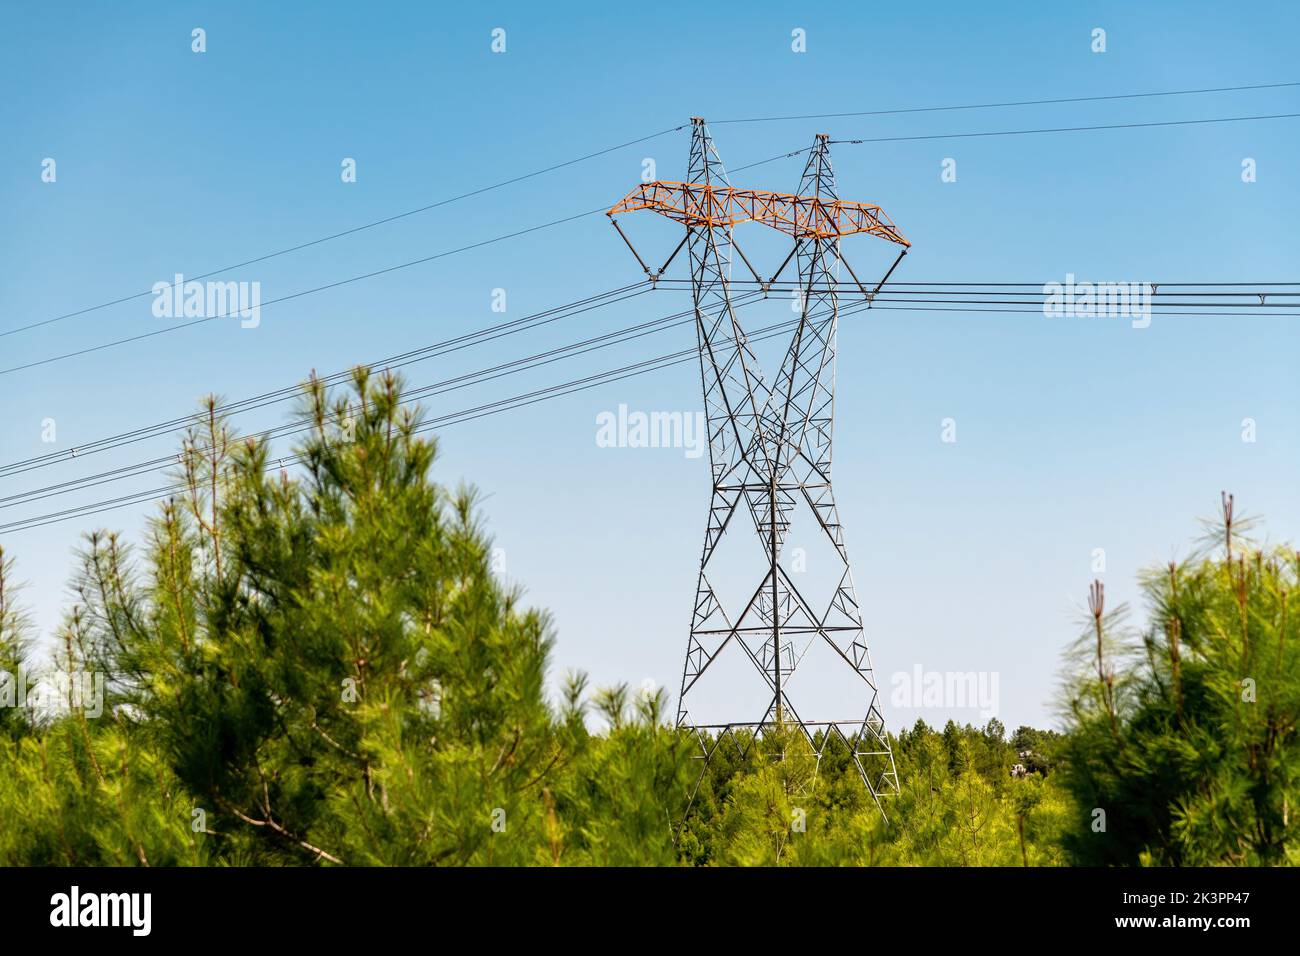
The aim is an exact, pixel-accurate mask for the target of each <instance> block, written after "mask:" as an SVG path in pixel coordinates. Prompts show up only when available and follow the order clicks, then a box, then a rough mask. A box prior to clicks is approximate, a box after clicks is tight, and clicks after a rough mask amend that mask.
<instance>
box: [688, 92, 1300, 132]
mask: <svg viewBox="0 0 1300 956" xmlns="http://www.w3.org/2000/svg"><path fill="white" fill-rule="evenodd" d="M1295 86H1300V82H1291V83H1257V84H1253V85H1251V86H1217V87H1211V88H1208V89H1199V90H1163V91H1160V92H1156V93H1113V94H1110V95H1106V96H1065V97H1056V98H1054V99H1047V100H1012V101H1009V102H1003V103H968V104H965V105H962V106H911V107H906V108H903V109H888V110H859V111H856V112H852V113H803V114H800V115H796V116H752V117H747V118H744V119H723V120H710V121H709V122H710V124H711V125H714V126H717V125H719V124H722V123H777V122H783V121H786V120H810V119H847V118H849V117H854V116H897V115H900V114H903V113H942V112H952V111H956V110H989V109H1005V108H1007V107H1013V106H1059V105H1063V104H1066V103H1099V102H1102V101H1106V100H1136V99H1145V98H1148V97H1161V96H1196V95H1199V94H1204V93H1241V92H1245V91H1247V90H1275V89H1284V88H1287V87H1295ZM678 128H679V129H680V128H681V127H678Z"/></svg>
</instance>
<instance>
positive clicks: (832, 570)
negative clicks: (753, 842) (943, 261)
mask: <svg viewBox="0 0 1300 956" xmlns="http://www.w3.org/2000/svg"><path fill="white" fill-rule="evenodd" d="M687 179H688V181H687V182H685V183H676V182H664V181H658V182H651V183H645V184H643V185H641V186H638V187H637V188H636V189H634V190H632V192H631V193H629V194H628V196H627V197H626V198H624V199H623V200H622V201H621V202H620V203H619V204H618V205H616V206H614V207H613V208H612V209H611V210H610V211H609V216H610V218H611V221H613V222H614V225H615V227H616V228H617V227H618V223H617V221H616V220H614V217H615V216H616V215H618V214H619V213H624V212H630V211H633V210H638V209H649V210H652V211H654V212H657V213H659V214H660V215H663V216H666V217H668V218H669V219H672V220H674V221H676V222H680V223H682V224H683V225H684V226H685V229H686V235H685V237H684V238H683V239H682V241H681V243H680V244H679V245H678V246H677V249H676V250H674V252H673V254H672V255H671V256H669V259H668V262H666V263H665V264H664V268H666V267H667V265H668V264H669V263H671V262H672V260H673V259H674V258H675V257H676V256H677V254H678V252H680V250H681V249H682V248H683V246H685V248H686V250H687V253H688V256H689V260H690V268H691V290H692V295H693V299H694V305H695V316H696V332H697V337H698V344H699V354H700V371H701V376H702V382H703V390H704V409H705V418H706V422H707V427H708V438H709V458H710V464H711V466H712V485H713V490H712V502H711V505H710V508H709V515H708V526H707V529H706V531H705V535H704V550H703V555H702V557H701V559H700V571H699V583H698V586H697V589H696V597H695V606H694V612H693V614H692V618H691V632H690V640H689V643H688V645H687V650H686V664H685V668H684V670H683V674H682V684H681V692H680V695H679V703H678V714H677V722H678V725H679V726H681V727H686V728H689V729H691V730H693V731H694V732H695V734H696V736H697V738H698V740H699V741H700V746H701V757H702V758H703V765H704V767H705V768H707V765H708V761H709V760H710V759H711V758H712V756H713V754H714V753H715V752H716V750H717V748H718V747H719V746H722V745H723V743H724V741H728V740H730V741H731V742H732V743H733V744H735V745H736V746H737V747H738V748H741V750H742V753H743V752H744V751H745V750H747V749H748V747H749V746H751V745H752V744H753V743H754V741H755V740H757V739H758V738H761V737H763V736H765V735H767V734H770V733H771V732H772V731H774V730H776V729H777V728H781V729H782V730H783V732H788V731H789V730H792V729H795V728H797V733H798V734H799V736H802V737H803V738H805V739H806V740H807V742H808V744H809V746H810V747H811V753H812V754H813V755H814V756H815V759H816V760H817V761H818V763H819V762H820V760H821V757H822V754H823V752H824V750H825V748H826V747H827V745H828V744H830V743H831V742H832V741H838V743H839V744H842V745H843V746H845V747H847V751H848V753H849V754H850V755H851V756H852V760H853V763H854V765H855V767H856V769H857V771H858V772H859V773H860V774H861V776H862V780H863V782H864V783H865V784H866V786H867V787H868V789H869V790H870V792H871V795H872V797H873V798H874V799H875V800H876V803H877V805H879V803H880V795H881V794H882V793H886V792H896V791H897V789H898V776H897V773H896V771H895V768H894V758H893V753H892V752H891V749H890V745H889V739H888V737H887V736H886V734H885V725H884V719H883V717H882V716H881V712H880V707H879V691H878V689H877V682H876V678H875V675H874V673H873V671H872V666H871V658H870V655H869V653H868V651H867V643H866V638H865V635H864V630H863V621H862V613H861V608H860V606H859V604H858V600H857V596H856V594H855V591H854V586H853V575H852V572H851V571H850V568H849V556H848V551H847V550H846V548H845V543H844V530H843V527H842V526H841V524H840V518H839V512H838V509H837V508H836V505H835V496H834V492H833V490H832V487H831V433H832V425H833V411H834V402H835V342H836V329H837V322H838V311H839V291H838V290H839V286H840V279H839V272H840V266H841V265H843V266H844V267H845V268H846V269H847V271H848V272H849V275H850V276H852V281H853V283H854V286H855V287H856V290H857V291H858V292H860V293H861V294H862V295H863V296H866V298H867V300H868V303H869V302H870V300H871V299H872V298H874V296H875V294H876V293H877V292H879V290H880V288H881V286H882V285H883V284H884V282H885V281H886V280H887V279H888V277H889V275H890V274H891V273H892V272H893V270H894V268H895V267H896V266H897V265H898V263H899V262H900V261H901V260H902V257H903V255H905V254H906V252H907V250H908V248H909V243H908V242H907V240H906V239H904V238H903V236H902V235H901V234H900V233H899V231H898V230H897V228H895V226H894V224H893V222H892V221H891V220H890V219H889V217H888V216H886V215H885V213H884V212H883V210H881V209H880V207H879V206H872V205H866V204H862V203H851V202H843V201H841V200H840V199H839V196H838V195H837V193H836V187H835V176H834V173H833V171H832V168H831V161H830V151H829V143H828V140H827V137H826V136H825V135H819V136H818V137H817V139H816V141H815V142H814V145H813V147H812V149H811V151H810V152H809V156H808V160H807V164H806V166H805V168H804V171H803V177H802V180H801V182H800V186H799V192H798V193H797V194H782V193H772V192H766V191H761V190H747V189H736V188H733V187H732V186H731V184H730V182H729V181H728V179H727V174H726V171H725V169H724V168H723V165H722V162H721V160H720V159H719V157H718V153H717V150H716V149H715V147H714V144H713V140H712V138H711V137H710V135H709V132H708V129H707V127H706V126H705V124H704V121H703V120H702V119H698V118H696V119H693V120H692V134H691V152H690V166H689V172H688V176H687ZM747 221H754V222H759V223H762V224H764V225H767V226H770V227H772V228H774V229H777V230H779V231H781V232H783V233H785V234H787V235H789V236H790V237H792V238H793V240H794V247H793V249H791V250H790V253H789V255H788V256H786V258H785V261H784V262H783V263H782V265H781V267H780V268H779V269H777V270H776V272H775V273H774V274H773V277H772V279H769V280H767V281H766V282H763V281H762V280H759V279H758V274H757V273H754V272H753V267H752V266H750V264H749V259H748V258H747V257H746V256H745V254H744V252H743V251H741V250H740V247H739V246H738V245H737V244H736V241H735V236H734V235H733V228H734V227H735V226H736V225H738V224H740V223H743V222H747ZM618 231H619V233H620V235H623V238H624V241H627V236H626V235H625V234H623V230H622V229H619V230H618ZM856 233H868V234H870V235H875V236H877V237H880V238H883V239H885V240H887V241H889V242H891V243H894V244H896V245H897V246H898V247H900V250H901V251H900V252H899V253H898V256H897V258H895V259H894V260H893V264H892V265H891V266H890V267H889V270H888V271H887V272H886V273H885V275H884V277H883V278H882V279H881V280H880V281H879V282H878V283H877V284H876V286H875V288H874V289H873V290H870V291H869V290H867V289H866V288H865V287H863V286H862V284H861V283H860V282H859V281H858V279H857V276H856V275H854V274H853V270H852V268H851V267H849V266H848V263H847V262H845V261H844V259H843V257H842V253H841V250H840V240H841V238H842V237H843V236H846V235H851V234H856ZM628 245H629V247H631V243H630V242H628ZM733 250H734V251H735V252H736V253H737V254H738V255H739V257H740V259H741V261H742V262H744V264H745V266H746V267H747V268H748V269H749V271H750V272H751V273H753V274H754V278H755V280H757V281H759V283H760V285H761V288H762V289H763V291H767V290H768V289H769V288H771V286H772V283H773V282H775V281H776V280H777V279H778V278H779V276H780V274H781V273H782V272H783V271H784V270H785V269H786V267H787V266H788V265H789V263H790V262H791V261H792V260H793V261H794V262H795V263H796V264H797V268H798V289H799V292H800V300H799V317H798V321H797V327H796V328H795V329H794V331H793V333H792V335H791V338H790V341H789V345H788V347H787V348H786V350H785V355H784V359H783V360H782V363H781V366H780V369H779V371H778V372H777V374H776V377H775V379H773V380H772V381H771V382H770V383H769V382H768V381H767V380H766V379H765V378H764V377H763V375H762V372H761V370H760V368H759V363H758V360H757V358H756V357H755V354H754V352H753V350H752V348H751V344H750V342H749V340H748V339H747V337H746V334H745V330H744V329H743V328H742V326H741V324H740V322H739V321H738V319H737V317H736V313H735V309H734V308H733V304H732V300H731V267H732V252H733ZM632 251H633V253H634V254H636V256H637V260H638V261H639V262H641V266H642V268H643V269H645V271H646V273H647V274H648V275H649V276H650V277H651V279H652V280H654V279H658V278H659V277H660V276H661V275H662V273H663V271H664V268H661V269H660V270H658V272H652V271H651V270H650V269H649V268H647V267H646V266H645V263H644V261H643V260H642V259H641V256H640V255H639V254H637V252H636V249H635V248H633V249H632ZM858 301H861V300H858ZM797 508H798V509H806V511H804V512H803V513H805V514H809V513H810V514H811V515H812V517H813V518H814V519H815V523H816V526H817V528H818V529H819V530H815V531H814V534H820V535H824V537H825V540H826V541H828V542H829V544H830V548H829V549H828V551H829V553H830V554H831V555H833V557H832V559H831V560H829V561H822V562H821V565H820V566H818V567H817V568H815V569H812V570H815V573H816V576H817V577H819V578H822V579H823V581H824V582H825V581H827V579H829V580H828V582H827V586H826V588H825V591H824V593H826V594H829V595H830V598H829V603H828V604H818V605H814V603H813V601H812V600H810V598H809V597H808V594H807V584H808V582H807V581H804V582H803V583H797V582H796V581H795V579H794V576H793V575H792V574H791V573H789V572H788V571H787V570H786V568H785V567H784V566H783V564H782V561H781V557H782V548H783V546H784V545H785V544H786V542H787V538H788V536H789V533H790V528H791V520H792V516H793V514H794V513H795V511H796V509H797ZM741 525H744V526H745V527H744V528H741V527H740V526H741ZM750 527H752V530H753V531H754V532H755V533H756V537H757V542H756V544H757V545H758V548H759V549H760V551H761V555H762V565H761V571H755V572H754V573H753V576H754V578H755V579H754V580H750V581H749V583H748V584H747V585H745V586H744V587H743V588H741V589H740V590H739V591H738V592H737V595H736V596H735V597H734V598H732V599H729V598H728V597H726V596H724V595H723V594H721V593H720V591H719V589H718V588H716V587H715V583H714V581H713V580H711V576H713V575H714V571H715V561H716V555H717V551H718V548H719V545H720V543H721V542H722V540H723V538H724V536H725V535H726V534H727V532H729V531H730V532H731V533H732V534H733V535H734V534H748V531H749V528H750ZM807 576H808V575H800V577H807ZM814 642H825V644H826V645H828V646H829V647H830V648H831V649H833V652H834V653H833V655H832V662H833V664H834V666H836V667H840V668H846V669H849V670H851V672H852V673H853V674H855V675H856V677H857V678H858V680H857V681H855V682H853V686H854V687H858V688H859V689H858V690H857V691H854V692H853V693H854V695H855V697H856V699H857V701H858V707H860V709H859V710H857V711H856V712H854V713H850V714H835V715H832V716H828V715H821V714H813V713H800V711H799V710H797V709H796V708H795V706H794V704H793V702H792V701H791V699H790V694H789V687H790V679H791V677H792V676H793V675H794V672H795V671H796V669H797V667H798V665H799V663H800V662H801V661H802V659H803V654H802V653H799V648H800V647H801V646H802V647H804V648H805V653H806V648H808V647H810V646H811V645H812V644H813V643H814ZM728 654H738V655H742V656H743V657H744V658H747V659H748V660H749V661H750V663H752V665H753V668H752V670H749V669H748V668H746V669H745V670H746V671H747V672H748V673H749V674H750V675H751V678H753V679H757V680H761V681H762V682H763V684H764V685H765V687H762V688H760V689H759V694H760V695H761V696H760V697H759V698H756V699H768V700H769V703H768V705H767V708H766V710H765V711H764V712H762V713H751V714H748V715H736V719H731V718H728V719H727V720H726V721H724V722H722V723H697V722H696V721H695V720H694V719H693V717H692V712H691V706H692V703H693V702H694V697H693V696H692V692H693V691H698V689H699V688H698V684H699V681H700V679H701V678H702V677H704V676H705V675H706V673H708V672H709V670H710V668H713V667H716V666H717V665H718V661H719V660H720V659H721V658H722V657H723V656H724V655H728ZM715 703H716V702H715ZM738 731H740V732H741V733H737V732H738ZM703 772H704V771H703V769H702V771H701V778H702V776H703ZM697 786H698V784H697Z"/></svg>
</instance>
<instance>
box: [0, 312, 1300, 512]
mask: <svg viewBox="0 0 1300 956" xmlns="http://www.w3.org/2000/svg"><path fill="white" fill-rule="evenodd" d="M761 299H762V296H761V294H760V293H758V292H757V291H751V292H747V293H742V294H741V296H739V297H737V298H736V299H735V300H733V307H734V308H743V307H745V306H748V305H751V304H754V303H755V302H756V301H761ZM880 301H881V300H880V299H879V298H876V299H875V300H873V301H868V300H865V299H859V300H858V301H856V302H853V303H850V304H849V305H847V306H845V307H842V308H841V309H840V310H839V311H840V314H841V315H850V314H853V313H855V312H859V311H863V310H865V309H878V310H883V311H909V312H936V313H941V312H962V313H967V312H983V313H1000V314H1040V315H1041V314H1042V313H1041V309H1038V308H1003V309H997V308H978V309H953V308H934V307H917V306H896V305H880V304H879V303H880ZM827 312H828V310H825V309H823V310H821V311H819V312H815V313H812V314H811V315H810V317H812V318H815V317H818V316H820V315H823V314H826V313H827ZM693 313H694V310H693V309H692V310H687V311H685V312H682V313H678V314H676V315H673V316H666V317H664V318H661V319H656V320H652V321H650V322H646V323H642V324H640V325H638V326H633V327H631V328H629V329H622V330H618V331H616V332H613V333H607V334H606V335H604V336H598V337H596V338H594V339H588V340H586V341H583V342H579V343H575V344H573V345H569V346H562V347H559V348H556V349H552V350H550V351H548V352H543V353H540V354H538V355H534V356H528V357H526V358H523V359H516V360H514V361H513V362H510V363H505V364H503V365H499V366H495V367H493V368H490V369H484V370H480V371H479V372H474V373H467V374H466V375H462V376H459V377H458V378H453V379H448V380H445V381H443V382H438V383H435V384H433V385H429V386H423V387H420V388H416V389H412V390H409V391H408V392H407V393H406V394H405V395H404V398H405V399H407V400H416V399H419V398H422V397H427V396H429V395H436V394H444V393H446V392H449V391H455V390H457V389H459V388H463V387H466V386H467V385H471V384H480V383H481V382H484V381H489V380H492V379H495V378H500V377H504V376H505V375H508V374H514V372H517V371H525V370H528V369H532V368H537V367H540V366H541V365H546V364H550V363H551V362H553V361H557V360H559V359H560V358H566V357H570V356H568V355H564V354H562V353H565V352H573V354H583V353H585V352H588V351H594V350H595V349H597V348H604V347H607V345H613V344H621V343H623V342H626V341H631V340H632V339H636V338H640V337H642V336H644V335H647V334H651V333H652V332H655V331H662V330H664V329H667V328H674V327H677V326H680V325H683V324H687V323H688V322H692V321H694V315H693ZM1158 314H1166V315H1167V314H1176V315H1187V316H1214V315H1223V314H1224V313H1221V312H1177V313H1158ZM1285 314H1286V315H1290V316H1300V312H1291V313H1285ZM687 316H690V318H686V317H687ZM669 320H676V321H673V322H672V323H671V324H666V323H668V322H669ZM799 321H800V320H799V319H798V318H792V319H789V320H786V321H784V322H779V323H775V324H772V325H768V326H765V327H763V328H760V329H758V330H756V331H755V332H754V334H752V335H751V336H749V340H750V341H755V342H757V341H763V340H765V339H767V338H771V337H773V336H775V335H778V334H780V333H781V332H783V331H786V330H788V329H789V328H791V327H792V326H793V325H795V324H797V323H798V322H799ZM653 326H660V327H659V328H651V327H653ZM626 333H635V334H626ZM614 337H618V338H617V339H616V341H609V342H604V343H603V344H596V343H602V340H607V339H611V338H614ZM583 346H585V347H583ZM579 347H583V348H581V349H580V350H579V351H574V350H577V349H579ZM697 354H698V352H697V349H695V348H688V349H684V350H679V351H677V352H672V353H668V354H667V355H661V356H658V357H656V358H652V359H646V360H643V361H641V362H636V363H633V364H631V365H626V366H622V367H619V368H616V369H613V370H610V371H606V372H599V373H596V374H594V375H590V376H586V377H584V378H580V379H576V380H571V381H569V382H565V383H561V384H560V385H555V386H549V387H545V388H541V389H537V390H534V391H531V392H526V393H523V394H522V395H516V396H512V397H510V398H507V399H500V400H496V401H492V402H487V403H484V404H482V405H479V406H474V407H472V408H469V409H462V410H459V411H456V412H451V413H448V414H446V415H443V416H440V417H438V418H436V419H433V420H431V421H430V422H428V423H426V424H424V425H422V426H420V428H419V429H417V431H419V432H424V431H429V430H431V429H433V428H436V427H441V426H444V425H448V424H459V423H461V422H464V421H470V420H474V419H477V418H482V417H487V416H488V415H492V414H497V413H499V412H502V411H508V410H511V409H512V408H518V407H524V406H526V405H531V404H535V403H536V402H538V401H544V400H547V399H549V398H556V397H560V396H561V395H565V394H571V393H572V392H576V391H583V390H585V389H587V388H592V387H595V386H596V385H600V384H607V383H608V382H613V381H619V380H621V379H623V378H627V377H631V375H639V374H644V373H645V372H649V371H655V370H658V369H660V368H667V367H669V366H672V365H677V364H681V363H682V362H685V361H690V360H692V359H694V358H695V357H696V356H697ZM312 427H314V426H313V425H312V424H311V420H309V419H301V420H299V421H297V422H290V423H287V424H285V425H280V426H274V427H272V428H270V429H266V430H264V431H262V432H259V433H255V434H254V435H252V436H249V437H254V438H258V439H262V440H266V439H269V438H272V437H275V438H282V437H286V436H288V435H292V434H299V433H301V432H303V431H307V430H310V428H312ZM174 459H175V456H174V455H168V456H166V457H164V458H158V459H154V460H152V461H150V462H143V463H140V464H138V465H131V466H125V467H123V468H120V469H115V470H113V471H110V472H105V473H102V474H100V475H95V476H89V477H88V478H84V479H78V480H75V481H72V482H65V483H62V484H59V485H50V486H45V487H43V488H37V489H33V490H31V491H29V492H25V493H21V494H19V495H14V496H10V497H9V498H5V499H0V507H13V506H14V505H15V504H19V503H29V502H31V501H35V500H42V499H44V498H48V497H53V496H55V495H57V494H64V493H67V491H68V490H76V489H77V488H88V487H95V486H98V485H101V484H107V483H109V482H110V481H113V480H120V478H124V477H131V476H133V475H135V474H144V473H147V472H148V471H157V470H161V468H163V467H167V466H168V465H169V464H170V463H171V462H172V461H173V460H174ZM285 462H288V463H289V464H298V463H300V459H298V457H297V456H292V455H291V456H288V457H281V458H278V459H277V465H276V466H275V467H282V466H283V464H284V463H285ZM94 479H102V480H94ZM178 488H182V489H183V486H172V487H171V488H164V489H153V490H150V491H146V492H137V493H133V494H130V495H126V496H122V497H120V498H114V499H109V500H108V501H104V502H94V503H91V504H88V505H82V506H75V507H73V508H69V509H64V510H63V511H58V512H52V513H49V514H45V515H37V516H33V517H31V518H26V519H19V520H17V521H14V522H9V523H7V524H3V525H0V532H4V531H18V530H26V529H28V528H29V527H43V526H44V525H46V524H53V523H56V522H58V521H64V520H69V519H71V518H75V517H85V516H88V515H91V514H96V513H100V512H101V511H108V510H114V509H116V508H120V507H125V506H128V505H130V504H136V503H144V502H146V501H149V500H154V499H157V498H159V497H165V496H166V495H167V494H168V493H169V492H175V490H176V489H178Z"/></svg>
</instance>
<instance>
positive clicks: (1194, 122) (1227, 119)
mask: <svg viewBox="0 0 1300 956" xmlns="http://www.w3.org/2000/svg"><path fill="white" fill-rule="evenodd" d="M1296 117H1300V113H1274V114H1271V115H1268V116H1221V117H1217V118H1215V119H1191V120H1165V121H1163V122H1158V123H1114V124H1110V125H1105V126H1057V127H1053V128H1050V129H1011V130H995V131H991V132H979V133H933V134H927V135H921V136H873V137H870V138H866V139H833V140H831V141H830V142H832V143H845V144H850V145H860V144H862V143H904V142H909V141H914V140H923V139H972V138H975V137H984V136H1029V135H1032V134H1035V133H1089V132H1096V131H1098V130H1114V129H1147V128H1151V127H1156V126H1200V125H1204V124H1206V123H1249V122H1255V121H1258V120H1276V119H1295V118H1296Z"/></svg>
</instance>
